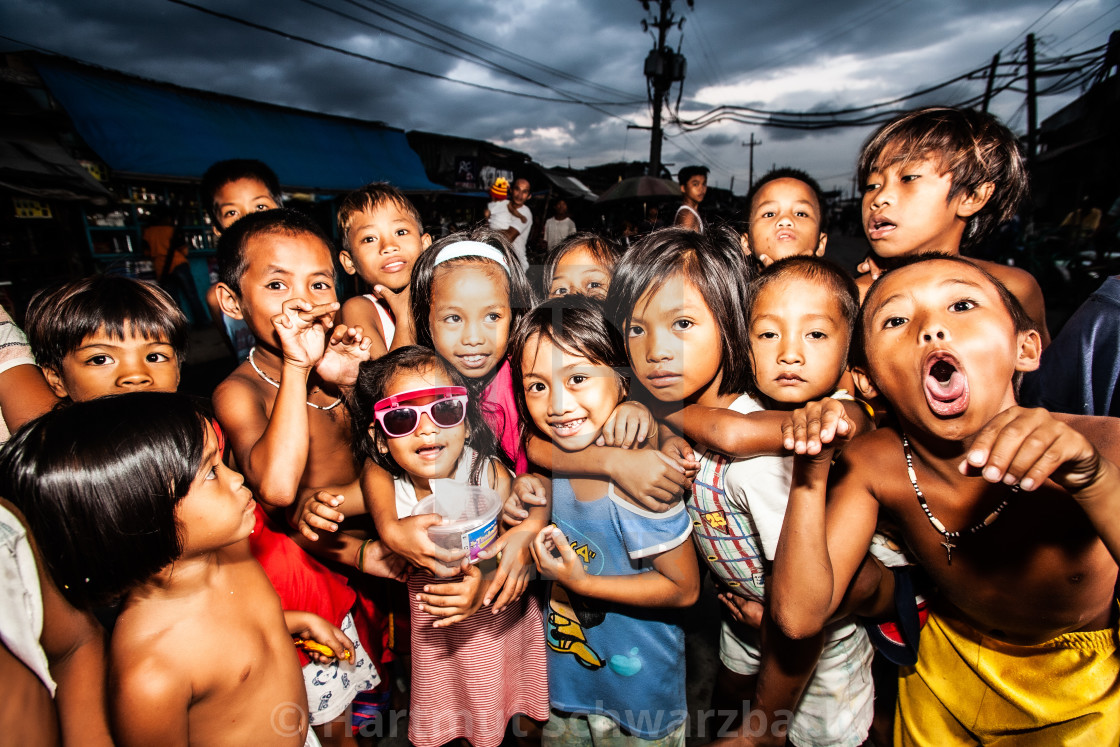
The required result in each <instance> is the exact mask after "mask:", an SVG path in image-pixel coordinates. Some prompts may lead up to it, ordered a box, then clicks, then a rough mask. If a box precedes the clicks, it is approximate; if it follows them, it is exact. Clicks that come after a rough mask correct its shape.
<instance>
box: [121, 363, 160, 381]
mask: <svg viewBox="0 0 1120 747" xmlns="http://www.w3.org/2000/svg"><path fill="white" fill-rule="evenodd" d="M151 383H152V376H151V373H150V372H149V371H148V366H147V365H146V364H144V363H142V362H131V363H129V362H125V363H122V364H121V370H120V371H119V373H118V375H117V386H119V387H144V386H150V385H151Z"/></svg>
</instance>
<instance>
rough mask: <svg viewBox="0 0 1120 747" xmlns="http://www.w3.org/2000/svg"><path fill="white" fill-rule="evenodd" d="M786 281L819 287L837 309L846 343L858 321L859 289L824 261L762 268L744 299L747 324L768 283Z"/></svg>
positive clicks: (783, 262)
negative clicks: (815, 283) (799, 279)
mask: <svg viewBox="0 0 1120 747" xmlns="http://www.w3.org/2000/svg"><path fill="white" fill-rule="evenodd" d="M787 278H804V279H805V280H810V281H813V282H817V283H820V284H821V285H822V286H824V287H825V288H826V289H827V290H828V292H829V293H831V294H832V296H833V297H834V298H835V299H836V302H837V303H838V304H839V305H840V313H841V314H842V315H843V318H844V325H845V326H846V327H847V329H848V335H849V340H850V339H851V335H852V333H853V332H854V331H855V326H856V319H857V318H858V317H859V289H858V288H857V287H856V283H855V281H854V280H852V276H851V275H849V274H848V273H847V272H846V271H845V270H844V268H842V267H840V265H838V264H836V263H835V262H833V261H831V260H828V259H825V258H824V257H803V256H796V257H786V258H785V259H779V260H778V261H777V262H774V263H773V264H771V265H770V266H769V267H765V268H763V270H762V271H761V272H759V274H758V277H757V278H755V280H754V282H752V283H751V285H750V289H749V290H748V297H747V304H748V305H747V323H748V324H750V319H751V318H752V317H753V316H754V304H755V301H756V300H758V296H759V294H760V293H762V290H763V289H764V288H765V287H766V286H768V285H770V284H771V283H774V282H777V281H779V280H785V279H787Z"/></svg>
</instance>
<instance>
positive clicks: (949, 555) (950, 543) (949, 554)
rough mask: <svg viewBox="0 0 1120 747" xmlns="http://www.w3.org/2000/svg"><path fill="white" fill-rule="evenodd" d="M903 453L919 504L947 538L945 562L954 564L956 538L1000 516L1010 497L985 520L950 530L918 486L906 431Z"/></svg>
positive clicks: (935, 527)
mask: <svg viewBox="0 0 1120 747" xmlns="http://www.w3.org/2000/svg"><path fill="white" fill-rule="evenodd" d="M902 453H903V454H904V455H905V456H906V474H907V475H908V476H909V477H910V484H911V485H913V486H914V494H915V495H916V496H918V505H920V506H921V507H922V510H923V511H925V514H926V518H927V519H929V523H930V524H931V525H932V526H933V528H934V529H936V530H937V531H938V533H940V534H941V536H942V537H944V538H945V540H944V541H943V542H941V546H942V547H944V548H945V562H946V563H947V564H948V565H952V564H953V549H954V548H955V547H956V546H957V543H956V542H955V541H954V540H959V539H960V538H961V535H962V534H976V533H977V532H979V531H980V530H981V529H983V528H984V527H986V526H988V525H989V524H991V523H992V522H993V521H995V520H996V519H997V518H999V515H1000V512H1001V511H1003V509H1005V508H1006V507H1007V502H1008V499H1007V498H1004V499H1003V502H1002V503H1000V504H999V505H998V506H996V508H995V510H994V511H992V512H991V513H990V514H988V515H987V516H985V517H984V520H983V521H981V522H977V523H976V524H973V525H972V526H970V527H968V528H967V529H959V530H957V531H955V532H950V531H949V530H948V529H946V528H945V525H944V524H942V523H941V521H940V520H939V519H938V518H937V517H936V516H934V515H933V512H932V511H930V510H929V505H928V504H927V503H926V497H925V496H924V495H922V489H921V488H919V487H918V476H917V475H916V474H914V458H913V455H912V454H911V453H910V440H909V439H908V438H906V434H905V433H903V434H902ZM1011 492H1012V493H1018V492H1019V486H1018V485H1012V486H1011Z"/></svg>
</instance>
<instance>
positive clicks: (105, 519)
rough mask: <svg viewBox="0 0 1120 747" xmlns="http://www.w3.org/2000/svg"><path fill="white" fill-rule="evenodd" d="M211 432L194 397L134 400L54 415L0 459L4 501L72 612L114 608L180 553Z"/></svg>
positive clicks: (29, 428) (158, 395) (19, 436)
mask: <svg viewBox="0 0 1120 747" xmlns="http://www.w3.org/2000/svg"><path fill="white" fill-rule="evenodd" d="M206 428H207V415H206V413H205V412H204V411H203V410H202V409H200V407H199V405H197V404H196V403H195V402H194V401H192V400H191V399H190V398H188V397H186V396H184V395H181V394H171V393H166V392H134V393H129V394H119V395H112V396H108V397H99V398H97V399H92V400H89V401H86V402H77V403H74V404H72V405H69V406H67V407H61V408H58V409H55V410H52V411H51V412H48V413H47V414H45V415H43V416H41V417H39V418H38V419H36V420H34V421H32V422H31V423H29V424H28V425H26V426H24V428H22V429H21V430H20V431H19V432H18V433H16V435H15V436H14V437H13V438H12V440H11V441H9V442H8V443H7V444H6V445H5V446H4V448H3V450H2V451H0V495H3V496H4V497H5V498H7V499H9V500H10V501H11V502H12V503H14V504H15V505H16V506H17V507H18V508H19V509H20V511H22V512H23V514H24V516H26V517H27V524H28V526H29V527H30V529H31V532H32V534H34V535H35V536H36V537H37V538H38V539H39V549H40V552H41V553H42V556H43V560H44V561H45V564H46V567H47V569H48V570H49V572H50V574H51V577H52V578H53V579H54V582H55V585H56V586H57V587H58V588H59V590H60V591H61V592H62V594H63V596H65V597H66V599H67V600H68V601H69V602H70V603H71V604H73V605H74V606H75V607H78V608H80V609H90V608H91V607H94V606H97V605H104V604H107V603H109V602H111V601H112V600H113V599H114V598H116V597H118V596H119V595H121V594H124V593H126V592H128V591H129V590H131V589H133V588H135V587H136V586H137V585H138V584H141V583H143V582H144V581H146V580H148V579H149V578H151V577H152V576H153V575H154V574H155V573H157V572H158V571H159V570H160V569H162V568H164V567H166V566H167V565H168V564H169V563H172V562H174V561H175V560H176V559H177V558H178V557H179V556H180V555H181V554H182V551H183V533H182V531H181V529H180V526H179V522H178V521H177V519H176V513H175V512H176V507H177V506H178V504H179V501H181V500H182V499H183V497H184V496H186V494H187V492H188V491H189V490H190V487H191V484H192V483H193V482H194V479H195V477H196V476H197V475H198V470H199V468H200V466H201V464H202V457H203V456H204V449H205V444H206Z"/></svg>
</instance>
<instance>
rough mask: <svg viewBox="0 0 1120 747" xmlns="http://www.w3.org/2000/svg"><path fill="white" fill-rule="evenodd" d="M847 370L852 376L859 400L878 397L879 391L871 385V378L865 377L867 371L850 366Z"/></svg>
mask: <svg viewBox="0 0 1120 747" xmlns="http://www.w3.org/2000/svg"><path fill="white" fill-rule="evenodd" d="M849 370H850V372H851V374H852V383H853V384H855V387H856V393H857V394H859V396H860V399H866V400H871V399H875V398H876V397H878V396H879V390H878V389H876V388H875V385H874V384H873V383H871V377H870V376H868V375H867V371H865V370H864V369H862V368H860V367H859V366H852V367H851V369H849Z"/></svg>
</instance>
